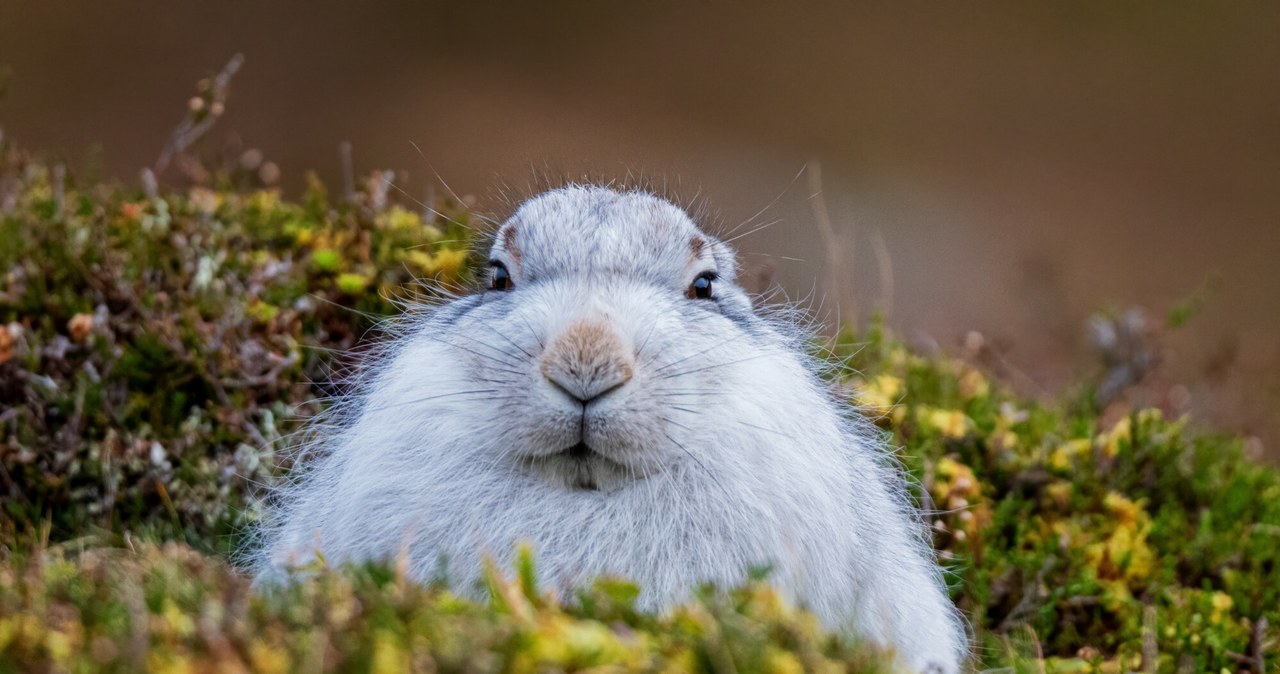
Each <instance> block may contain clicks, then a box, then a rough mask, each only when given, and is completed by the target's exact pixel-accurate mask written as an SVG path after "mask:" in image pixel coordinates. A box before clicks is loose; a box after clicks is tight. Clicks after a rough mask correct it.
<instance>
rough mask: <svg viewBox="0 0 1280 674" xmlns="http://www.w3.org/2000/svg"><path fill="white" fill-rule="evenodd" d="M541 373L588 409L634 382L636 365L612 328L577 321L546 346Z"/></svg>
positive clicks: (597, 323)
mask: <svg viewBox="0 0 1280 674" xmlns="http://www.w3.org/2000/svg"><path fill="white" fill-rule="evenodd" d="M541 370H542V375H543V376H544V377H546V378H547V381H548V382H550V383H551V384H552V385H553V386H554V387H555V388H557V389H560V390H561V391H562V392H564V393H565V394H566V395H568V396H569V397H571V398H573V399H574V400H576V401H578V402H579V403H581V404H582V405H586V404H587V403H589V402H591V401H593V400H596V399H597V398H600V397H602V396H605V395H608V394H609V393H612V392H614V391H616V390H618V389H620V388H622V387H623V386H625V385H626V383H627V382H629V381H631V377H632V375H633V374H634V372H635V363H634V361H633V359H632V357H631V354H629V353H628V352H627V349H626V347H625V345H624V342H623V339H622V338H621V337H620V336H619V335H618V333H617V332H616V331H614V329H613V328H612V327H610V326H609V325H607V324H605V323H601V322H597V321H578V322H576V323H573V324H571V325H569V327H567V328H565V329H564V331H563V332H561V333H560V334H559V335H556V337H555V338H554V339H552V340H551V342H550V343H549V344H547V348H546V350H545V351H544V352H543V354H542V362H541Z"/></svg>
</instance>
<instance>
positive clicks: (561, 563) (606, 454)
mask: <svg viewBox="0 0 1280 674" xmlns="http://www.w3.org/2000/svg"><path fill="white" fill-rule="evenodd" d="M489 260H490V263H489V265H490V269H489V272H490V275H489V279H488V283H487V288H486V289H485V290H483V291H482V292H477V293H476V294H472V295H469V296H465V297H460V298H457V299H455V300H453V301H450V302H448V303H445V304H443V305H442V306H439V307H437V308H435V309H433V310H431V311H429V312H426V313H425V314H424V315H422V316H421V317H417V318H410V319H406V320H405V323H404V325H403V326H402V328H401V330H400V331H399V332H398V333H397V336H396V337H395V338H394V339H393V340H392V341H391V342H390V343H389V345H388V348H387V349H386V350H385V352H384V353H383V354H382V355H381V356H380V360H379V362H378V364H377V365H376V366H375V367H373V368H372V370H371V371H370V373H369V375H368V377H367V380H366V381H364V382H363V384H362V386H361V388H360V390H359V391H358V392H357V393H356V395H355V397H354V399H353V403H352V404H351V405H350V406H349V408H348V409H347V411H346V413H345V416H344V419H345V420H344V421H342V422H340V423H337V424H333V425H331V426H328V427H322V428H319V429H318V430H317V432H316V436H317V437H316V438H315V440H314V443H315V444H316V449H317V450H318V452H317V453H318V454H319V459H318V460H317V461H316V462H315V465H314V466H313V467H311V468H309V469H306V470H305V471H304V472H303V473H302V475H301V476H300V477H299V478H297V479H295V480H294V481H293V484H292V485H291V486H289V487H286V488H285V489H284V493H283V495H282V498H281V499H280V501H281V505H279V506H278V507H277V509H276V510H275V512H272V513H269V516H268V518H267V520H268V524H267V525H266V526H265V527H264V530H263V544H262V549H261V551H260V552H259V554H258V558H257V560H256V564H257V567H258V568H257V572H258V575H259V577H260V579H263V580H265V581H267V582H271V581H274V580H279V579H283V578H285V577H287V573H288V571H287V569H288V567H289V566H291V565H295V564H304V563H306V562H307V561H309V559H310V557H311V556H312V555H314V554H315V552H316V551H319V552H321V553H322V554H323V555H324V556H325V558H326V559H327V560H328V561H329V562H330V563H331V564H338V563H343V562H353V561H361V560H370V559H393V558H395V557H397V556H398V555H403V556H404V557H403V559H407V562H408V564H409V569H410V571H411V573H412V574H414V575H415V576H416V577H419V578H423V579H426V578H433V577H438V576H439V575H440V574H441V573H442V572H443V573H444V574H445V576H446V577H447V578H448V579H449V580H450V582H451V583H453V584H454V585H455V587H457V588H459V589H460V590H463V591H468V590H471V591H475V590H473V588H475V587H476V586H477V585H478V582H477V581H478V578H479V576H480V573H481V567H482V560H483V559H484V557H485V556H486V555H491V556H493V557H494V558H495V559H496V560H498V561H499V562H502V561H505V560H509V559H510V558H511V555H512V554H513V551H514V550H515V549H516V548H517V546H518V545H519V544H520V543H521V542H528V543H530V544H531V545H532V547H533V551H534V555H535V559H536V561H537V564H538V569H539V571H540V573H541V575H542V577H543V578H544V580H545V581H546V582H547V583H548V584H550V585H552V586H554V587H559V588H570V587H573V586H575V585H577V584H580V583H583V582H586V581H588V580H590V579H591V578H593V577H596V576H600V575H603V574H610V575H619V576H623V577H627V578H630V579H633V580H635V581H637V582H638V583H639V585H640V587H641V589H642V595H641V603H642V605H644V606H645V607H648V608H652V609H657V610H660V609H662V608H664V607H667V606H670V605H672V604H673V603H676V602H679V601H680V600H682V599H685V598H687V597H688V596H689V593H690V591H691V590H692V589H693V588H695V587H696V586H697V585H699V584H701V583H704V582H712V583H716V584H719V585H722V586H729V585H733V584H737V583H739V582H741V581H743V580H744V579H745V578H746V577H747V574H748V571H749V570H750V569H752V568H753V567H757V568H758V567H761V566H769V567H771V568H772V575H771V576H770V578H771V580H772V582H773V583H775V584H776V585H777V586H778V587H779V588H781V590H782V591H783V592H785V593H787V594H788V595H789V596H790V597H792V598H793V599H794V600H795V601H797V602H799V603H801V604H803V605H805V606H807V607H808V608H810V609H811V610H813V611H814V612H816V613H817V615H819V616H820V617H821V618H822V619H823V620H824V621H825V622H826V623H827V624H828V625H829V626H830V627H832V628H835V629H844V630H849V631H851V632H853V633H855V634H857V635H860V636H861V637H863V638H865V639H868V640H870V641H873V642H877V643H880V644H882V645H886V646H889V647H891V648H892V649H894V651H895V652H896V653H897V654H898V657H899V658H900V659H901V661H902V662H903V664H905V665H907V666H908V667H910V668H912V669H914V670H917V671H926V670H927V671H941V672H956V671H959V669H960V667H961V666H962V662H963V660H964V659H965V653H966V646H965V636H964V631H963V628H962V624H961V621H960V619H959V618H958V617H957V614H956V611H955V608H954V607H953V606H952V604H951V602H950V601H949V600H948V598H947V596H946V594H945V590H944V585H943V582H942V579H941V574H940V572H939V569H938V568H937V565H936V564H935V562H934V559H933V556H932V553H931V550H930V549H929V547H928V545H927V543H925V542H924V540H923V538H922V532H921V527H920V525H919V521H918V519H917V518H916V517H915V514H914V513H913V512H912V511H911V508H910V505H909V503H908V501H907V499H906V497H905V483H904V480H903V478H902V476H901V475H900V473H899V471H898V470H897V468H896V464H894V463H893V462H892V461H891V460H889V459H888V457H887V456H886V452H885V450H884V448H883V445H882V442H881V441H880V440H879V439H878V436H877V435H876V433H875V432H874V429H872V428H870V427H869V426H868V425H867V424H866V423H865V422H862V421H860V420H859V419H858V418H857V417H856V415H853V414H851V413H850V411H849V409H848V405H847V404H846V403H845V402H843V401H841V400H840V399H839V398H838V397H837V396H836V395H834V394H833V391H832V390H831V388H830V386H829V385H827V384H825V383H824V382H823V381H822V379H821V378H820V377H819V375H818V370H819V368H820V367H821V365H822V364H821V363H820V362H818V361H816V360H814V359H813V358H811V357H810V356H809V355H807V353H806V335H805V334H804V333H803V331H802V330H800V329H798V328H797V327H796V326H794V325H791V324H788V323H787V322H786V321H785V320H784V319H780V318H777V317H769V316H764V315H760V314H758V313H757V312H756V311H755V310H753V308H752V304H751V301H750V300H749V299H748V297H747V295H746V294H745V293H744V292H743V291H742V290H741V289H740V288H738V287H737V286H736V285H735V284H734V273H735V271H736V263H735V261H734V253H733V250H732V249H731V248H730V247H729V246H728V245H727V244H725V243H723V242H721V241H718V240H717V239H715V238H713V237H712V236H709V235H707V234H705V233H703V232H701V231H699V229H698V228H697V227H696V226H695V225H694V223H693V222H692V221H691V220H690V218H689V217H688V216H687V215H686V214H685V213H684V212H683V211H682V210H681V209H679V208H678V207H676V206H674V205H673V204H671V203H669V202H667V201H665V200H663V199H660V198H658V197H655V196H653V195H651V194H648V193H644V192H641V191H630V192H618V191H614V190H612V189H607V188H603V187H595V186H570V187H564V188H561V189H557V190H554V191H550V192H547V193H544V194H542V195H540V196H537V197H535V198H533V199H531V200H529V201H527V202H525V203H524V204H523V205H522V206H521V207H520V208H519V209H518V210H517V212H516V213H515V214H514V215H513V216H512V217H511V218H510V219H509V220H508V221H507V222H506V223H505V224H503V225H502V227H501V228H500V229H499V230H498V232H497V235H496V238H495V241H494V244H493V247H492V250H491V252H490V254H489Z"/></svg>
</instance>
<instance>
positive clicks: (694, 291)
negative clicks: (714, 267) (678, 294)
mask: <svg viewBox="0 0 1280 674" xmlns="http://www.w3.org/2000/svg"><path fill="white" fill-rule="evenodd" d="M715 278H716V275H715V274H714V273H713V272H706V273H705V274H702V275H701V276H699V277H698V278H696V279H694V280H693V283H692V284H690V285H689V292H687V293H685V296H686V297H688V298H689V299H691V300H709V299H711V282H712V281H714V280H715Z"/></svg>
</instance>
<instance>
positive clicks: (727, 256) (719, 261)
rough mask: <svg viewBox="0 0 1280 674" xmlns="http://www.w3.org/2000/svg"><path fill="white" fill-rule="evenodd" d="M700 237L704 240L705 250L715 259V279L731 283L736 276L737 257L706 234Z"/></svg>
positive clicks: (730, 249)
mask: <svg viewBox="0 0 1280 674" xmlns="http://www.w3.org/2000/svg"><path fill="white" fill-rule="evenodd" d="M700 236H702V238H703V239H705V240H706V247H707V250H708V251H710V253H711V256H712V257H713V258H715V261H716V278H719V279H723V280H724V281H726V282H728V283H733V282H734V279H736V278H737V276H738V256H737V254H736V253H734V252H733V248H732V247H731V246H730V245H729V244H727V243H725V242H723V241H721V240H720V239H717V238H715V237H713V236H710V235H707V234H702V235H700Z"/></svg>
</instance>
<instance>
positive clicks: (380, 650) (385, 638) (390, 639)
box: [370, 630, 410, 674]
mask: <svg viewBox="0 0 1280 674" xmlns="http://www.w3.org/2000/svg"><path fill="white" fill-rule="evenodd" d="M370 665H371V666H370V671H372V672H373V674H400V672H407V671H409V665H410V660H409V651H408V650H406V649H405V648H404V646H403V645H402V644H401V643H400V640H399V639H397V638H396V635H395V634H392V633H391V632H388V631H387V630H378V631H376V632H374V633H373V662H372V663H370Z"/></svg>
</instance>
